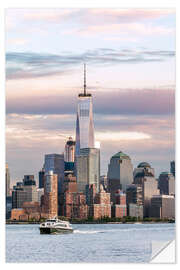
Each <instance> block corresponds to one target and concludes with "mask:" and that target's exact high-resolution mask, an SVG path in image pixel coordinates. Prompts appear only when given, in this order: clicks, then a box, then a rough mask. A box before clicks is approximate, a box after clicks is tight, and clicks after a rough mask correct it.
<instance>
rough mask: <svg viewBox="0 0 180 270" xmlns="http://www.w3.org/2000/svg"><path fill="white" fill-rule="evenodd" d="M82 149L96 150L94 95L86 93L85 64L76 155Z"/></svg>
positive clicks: (79, 100) (78, 117) (79, 96)
mask: <svg viewBox="0 0 180 270" xmlns="http://www.w3.org/2000/svg"><path fill="white" fill-rule="evenodd" d="M82 148H94V123H93V105H92V95H91V94H89V93H87V91H86V64H84V92H83V93H80V94H79V95H78V108H77V120H76V152H75V154H76V155H79V154H80V149H82Z"/></svg>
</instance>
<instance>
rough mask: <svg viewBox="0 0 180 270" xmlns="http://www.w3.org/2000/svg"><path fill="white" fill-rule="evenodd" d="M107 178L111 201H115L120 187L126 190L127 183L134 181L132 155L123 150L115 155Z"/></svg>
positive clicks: (109, 166)
mask: <svg viewBox="0 0 180 270" xmlns="http://www.w3.org/2000/svg"><path fill="white" fill-rule="evenodd" d="M107 178H108V191H109V192H110V193H111V201H113V202H114V203H115V192H116V191H117V190H118V189H120V190H123V191H126V187H127V185H129V184H132V182H133V165H132V163H131V159H130V157H129V156H128V155H126V154H124V153H123V152H122V151H120V152H118V153H117V154H115V155H113V156H112V157H111V159H110V164H109V165H108V174H107Z"/></svg>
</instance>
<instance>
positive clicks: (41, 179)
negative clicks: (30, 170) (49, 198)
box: [39, 168, 45, 188]
mask: <svg viewBox="0 0 180 270" xmlns="http://www.w3.org/2000/svg"><path fill="white" fill-rule="evenodd" d="M44 181H45V170H44V168H42V170H41V171H39V188H44Z"/></svg>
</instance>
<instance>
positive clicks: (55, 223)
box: [39, 218, 73, 234]
mask: <svg viewBox="0 0 180 270" xmlns="http://www.w3.org/2000/svg"><path fill="white" fill-rule="evenodd" d="M39 229H40V233H41V234H57V233H72V232H73V228H72V227H71V224H70V223H69V222H68V221H64V220H60V219H57V218H52V219H47V220H46V221H45V222H43V223H41V224H40V227H39Z"/></svg>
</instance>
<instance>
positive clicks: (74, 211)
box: [63, 191, 88, 219]
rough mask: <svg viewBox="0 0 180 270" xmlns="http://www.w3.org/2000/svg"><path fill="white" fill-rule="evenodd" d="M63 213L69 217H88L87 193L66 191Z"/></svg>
mask: <svg viewBox="0 0 180 270" xmlns="http://www.w3.org/2000/svg"><path fill="white" fill-rule="evenodd" d="M63 215H64V216H66V217H68V218H78V219H86V218H87V217H88V206H87V204H86V196H85V194H83V193H81V192H78V193H77V192H69V191H66V192H65V193H64V207H63Z"/></svg>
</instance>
